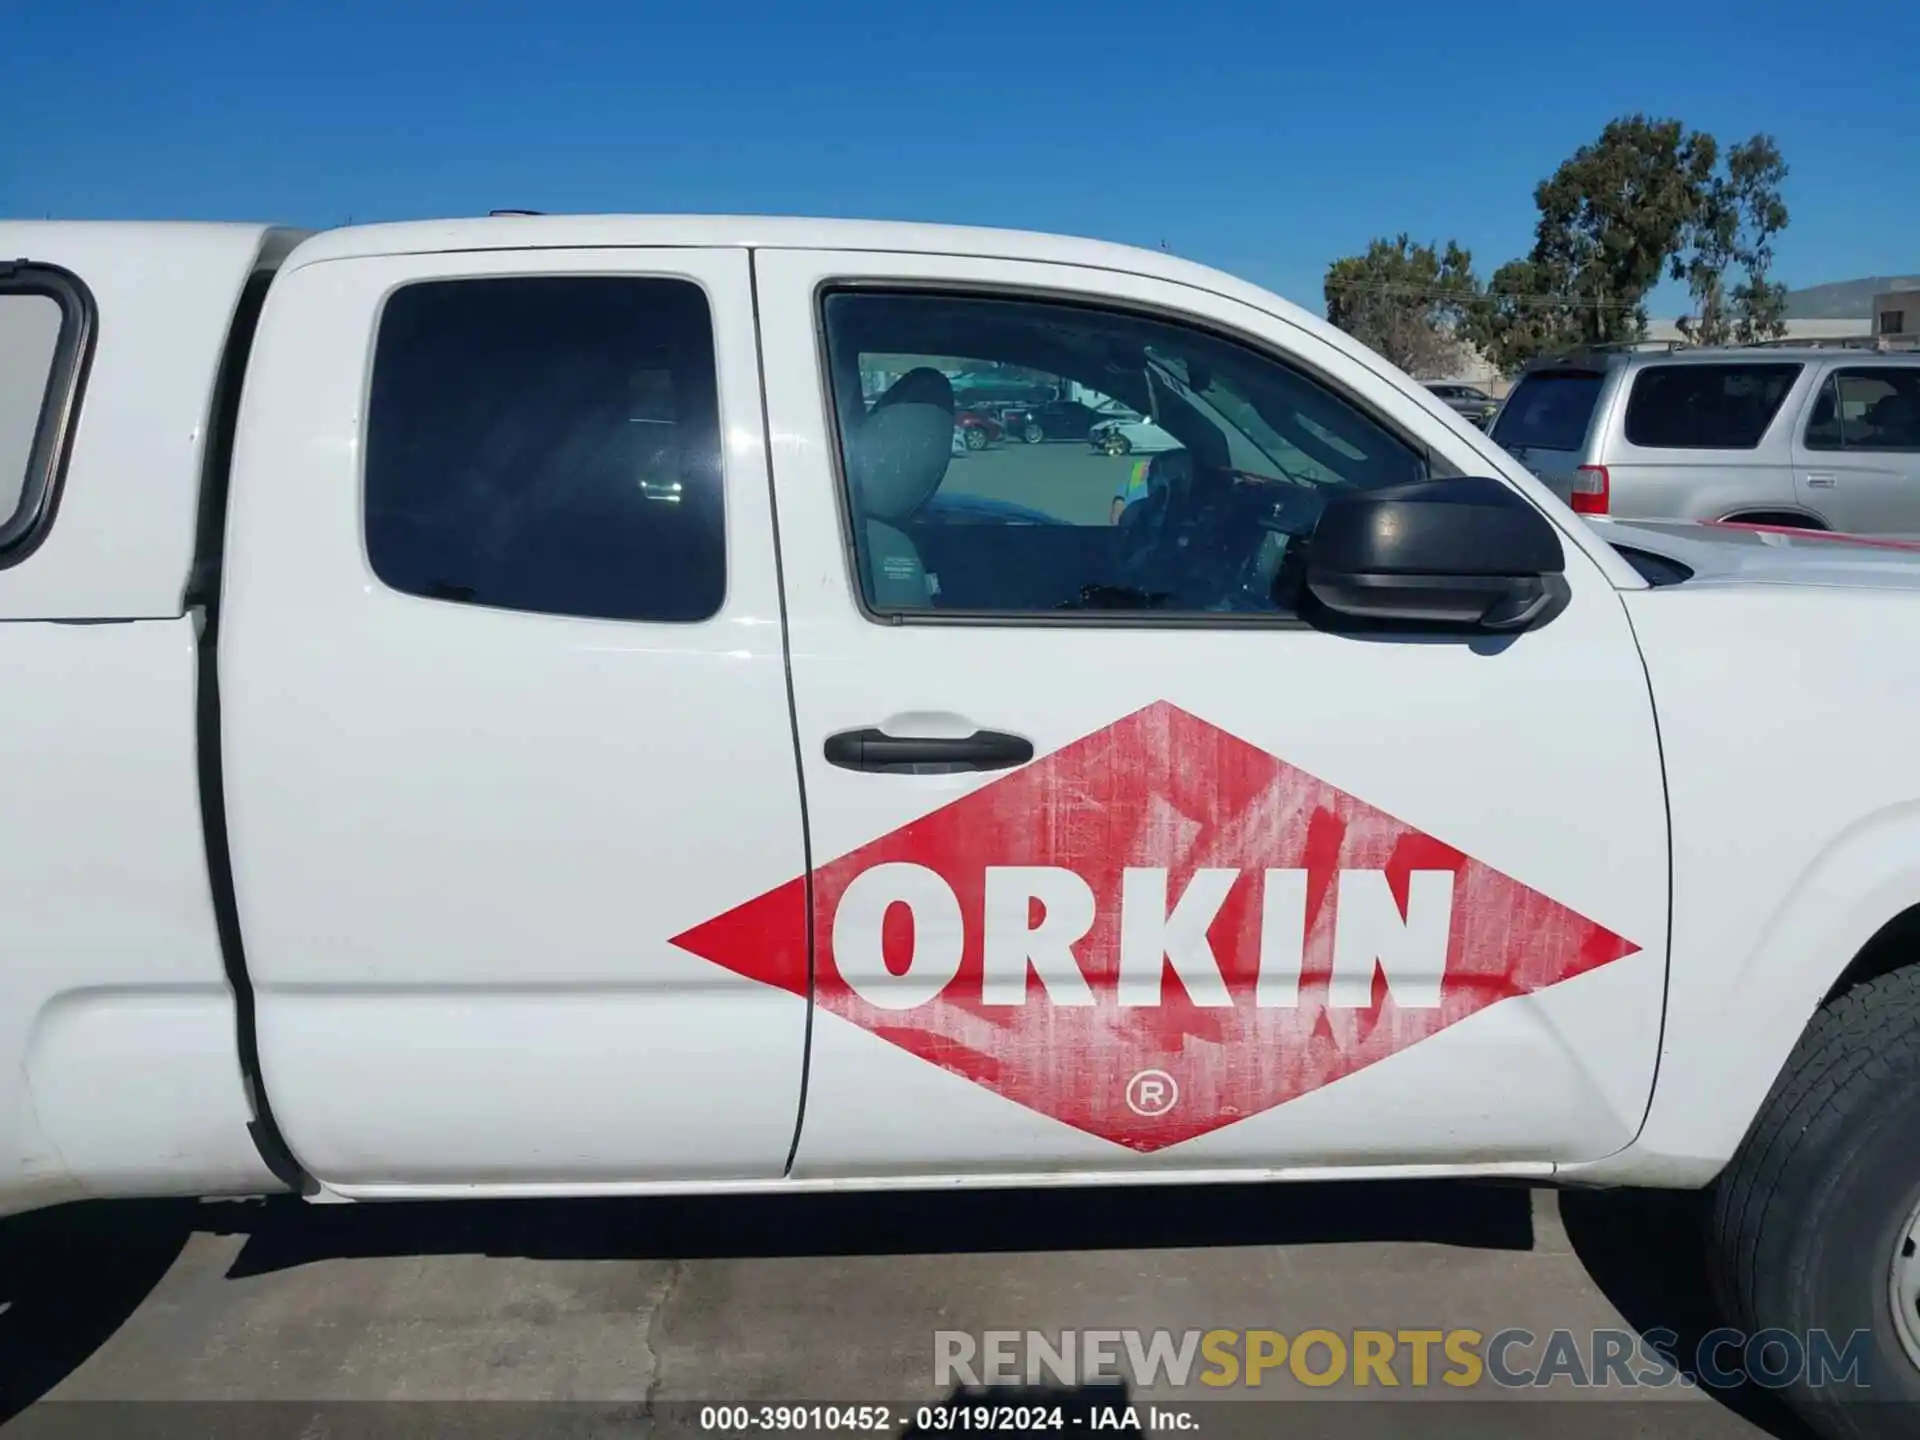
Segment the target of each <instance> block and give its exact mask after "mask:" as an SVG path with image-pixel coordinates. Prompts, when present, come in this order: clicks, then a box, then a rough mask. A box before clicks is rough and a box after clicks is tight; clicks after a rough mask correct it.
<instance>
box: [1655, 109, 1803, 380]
mask: <svg viewBox="0 0 1920 1440" xmlns="http://www.w3.org/2000/svg"><path fill="white" fill-rule="evenodd" d="M1786 177H1787V163H1786V161H1785V160H1783V159H1781V157H1780V149H1779V147H1778V146H1777V145H1776V144H1775V143H1774V141H1773V137H1772V136H1770V135H1756V136H1754V137H1753V138H1752V139H1751V140H1748V141H1746V142H1745V143H1744V144H1740V145H1736V146H1734V147H1733V148H1732V149H1731V150H1729V151H1728V152H1727V164H1726V170H1725V173H1723V174H1719V175H1715V176H1714V177H1713V178H1712V179H1711V181H1710V182H1709V183H1708V185H1707V187H1706V190H1705V192H1704V194H1703V195H1702V197H1701V204H1700V210H1699V213H1698V214H1697V215H1696V217H1695V219H1694V224H1693V227H1692V230H1691V233H1690V235H1689V239H1690V242H1691V245H1690V252H1689V253H1688V254H1687V255H1686V256H1684V257H1680V258H1676V260H1675V262H1674V266H1673V278H1674V279H1676V280H1685V281H1686V282H1687V289H1688V291H1689V292H1690V293H1691V294H1692V296H1693V313H1692V314H1691V315H1689V316H1688V317H1686V318H1685V319H1683V320H1682V321H1681V322H1680V330H1681V333H1682V334H1684V335H1685V336H1686V337H1687V338H1688V339H1689V340H1691V341H1693V342H1695V343H1696V344H1700V345H1721V344H1726V343H1727V342H1729V341H1732V342H1735V343H1739V344H1746V343H1749V342H1751V341H1754V340H1772V339H1777V338H1778V337H1780V336H1781V335H1784V334H1785V333H1786V329H1787V327H1786V305H1787V287H1786V286H1784V285H1781V284H1778V283H1776V282H1773V281H1771V280H1769V279H1768V278H1767V276H1768V271H1769V270H1770V269H1771V268H1772V265H1773V237H1774V236H1775V235H1777V234H1779V233H1780V232H1781V231H1782V230H1784V229H1786V226H1787V218H1788V217H1787V207H1786V203H1785V202H1784V201H1782V200H1781V198H1780V185H1781V182H1782V181H1784V180H1785V179H1786ZM1735 265H1738V266H1739V267H1740V268H1741V270H1742V271H1743V272H1744V278H1743V279H1741V280H1740V281H1739V282H1738V283H1737V284H1735V285H1733V286H1732V288H1731V289H1729V288H1728V285H1727V272H1728V271H1729V270H1730V269H1731V268H1732V267H1733V266H1735Z"/></svg>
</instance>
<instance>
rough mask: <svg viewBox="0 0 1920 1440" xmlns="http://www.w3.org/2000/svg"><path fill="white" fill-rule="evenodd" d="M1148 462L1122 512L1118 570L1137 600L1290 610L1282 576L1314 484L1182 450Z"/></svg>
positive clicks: (1299, 538)
mask: <svg viewBox="0 0 1920 1440" xmlns="http://www.w3.org/2000/svg"><path fill="white" fill-rule="evenodd" d="M1176 457H1177V458H1176ZM1163 461H1165V462H1168V463H1167V464H1165V465H1164V466H1163V465H1162V462H1163ZM1153 465H1154V470H1153V471H1150V472H1149V480H1148V486H1149V488H1148V494H1147V495H1146V497H1145V498H1143V499H1141V500H1139V501H1137V502H1135V503H1134V504H1133V505H1130V506H1128V507H1127V509H1126V510H1125V511H1123V512H1122V514H1121V516H1120V528H1121V535H1120V541H1119V554H1118V560H1119V571H1120V575H1121V577H1122V589H1123V590H1124V591H1125V592H1126V593H1127V594H1130V595H1132V596H1134V597H1136V598H1135V601H1134V603H1136V604H1138V605H1140V606H1141V607H1142V608H1153V609H1169V610H1213V611H1224V612H1231V613H1251V614H1265V613H1272V612H1274V611H1276V610H1281V611H1285V610H1290V609H1291V608H1292V605H1291V602H1290V600H1289V599H1288V593H1290V592H1287V593H1283V591H1284V589H1285V587H1284V585H1283V583H1282V582H1284V581H1287V580H1288V577H1289V576H1290V574H1291V571H1292V570H1295V569H1297V568H1298V556H1299V555H1300V552H1301V551H1302V550H1303V549H1304V545H1303V543H1302V542H1303V541H1304V539H1305V537H1306V536H1308V535H1309V534H1311V532H1312V530H1313V526H1314V524H1315V523H1316V522H1317V521H1318V520H1319V518H1320V509H1321V506H1322V504H1323V503H1324V502H1323V499H1322V497H1321V495H1320V494H1319V492H1318V490H1317V488H1316V487H1313V486H1310V485H1304V484H1301V483H1298V482H1293V481H1287V480H1276V479H1275V478H1273V477H1272V476H1267V475H1254V474H1249V473H1246V472H1240V471H1233V470H1216V469H1210V468H1206V467H1201V466H1197V465H1195V464H1194V462H1193V460H1192V458H1191V456H1189V455H1188V454H1187V453H1186V452H1184V451H1168V452H1166V454H1164V455H1161V456H1158V457H1156V458H1155V460H1154V462H1153ZM1156 472H1157V473H1156ZM1290 560H1292V561H1294V564H1293V565H1292V566H1289V564H1288V562H1289V561H1290ZM1277 587H1278V588H1277Z"/></svg>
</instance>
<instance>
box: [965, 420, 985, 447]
mask: <svg viewBox="0 0 1920 1440" xmlns="http://www.w3.org/2000/svg"><path fill="white" fill-rule="evenodd" d="M967 448H968V449H969V450H984V449H986V448H987V432H986V431H985V430H982V429H981V428H980V427H979V426H978V425H969V426H967Z"/></svg>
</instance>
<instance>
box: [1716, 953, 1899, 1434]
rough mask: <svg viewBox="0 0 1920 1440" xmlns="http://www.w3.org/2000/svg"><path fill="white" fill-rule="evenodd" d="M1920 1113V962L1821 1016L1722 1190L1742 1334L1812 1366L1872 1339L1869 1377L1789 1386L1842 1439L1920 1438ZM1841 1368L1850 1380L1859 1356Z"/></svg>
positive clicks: (1728, 1304)
mask: <svg viewBox="0 0 1920 1440" xmlns="http://www.w3.org/2000/svg"><path fill="white" fill-rule="evenodd" d="M1916 1115H1920V965H1916V966H1909V967H1907V968H1906V969H1903V970H1896V971H1894V972H1893V973H1892V974H1889V975H1885V976H1882V977H1881V978H1880V979H1877V980H1873V981H1870V982H1868V983H1866V984H1864V985H1859V986H1856V987H1855V988H1854V989H1852V990H1849V991H1847V992H1846V993H1845V994H1843V995H1841V996H1840V997H1839V998H1838V999H1836V1000H1833V1001H1831V1002H1829V1003H1828V1004H1827V1005H1825V1006H1824V1007H1822V1008H1821V1010H1820V1011H1819V1012H1818V1013H1817V1014H1816V1015H1815V1016H1814V1018H1813V1021H1812V1023H1811V1024H1809V1025H1808V1027H1807V1030H1806V1033H1805V1034H1804V1035H1802V1036H1801V1037H1800V1042H1799V1044H1798V1045H1796V1046H1795V1047H1794V1051H1793V1054H1792V1056H1791V1057H1789V1059H1788V1061H1787V1064H1786V1068H1785V1069H1784V1070H1783V1071H1782V1072H1781V1075H1780V1078H1779V1079H1778V1080H1777V1081H1775V1082H1774V1087H1773V1091H1772V1093H1771V1094H1769V1095H1768V1097H1767V1101H1766V1104H1765V1105H1764V1106H1763V1107H1762V1108H1761V1111H1760V1115H1759V1118H1758V1119H1756V1120H1755V1121H1754V1123H1753V1128H1752V1130H1751V1131H1749V1132H1748V1135H1747V1137H1746V1139H1745V1141H1744V1142H1743V1143H1742V1144H1741V1147H1740V1150H1739V1151H1738V1153H1737V1154H1736V1155H1735V1156H1734V1158H1733V1162H1732V1164H1730V1165H1729V1166H1728V1167H1727V1170H1726V1172H1725V1173H1724V1174H1723V1175H1722V1176H1721V1177H1720V1180H1719V1183H1718V1186H1717V1189H1716V1193H1715V1196H1714V1214H1713V1231H1712V1249H1713V1256H1712V1258H1713V1262H1714V1277H1715V1283H1716V1287H1717V1289H1718V1290H1719V1293H1720V1299H1721V1305H1722V1309H1723V1310H1724V1311H1725V1312H1726V1313H1727V1315H1728V1317H1729V1319H1730V1322H1731V1323H1732V1324H1735V1325H1737V1326H1739V1327H1740V1328H1741V1329H1742V1330H1745V1331H1746V1332H1747V1333H1748V1334H1750V1335H1753V1334H1758V1332H1760V1331H1762V1330H1769V1329H1778V1330H1783V1331H1786V1332H1788V1333H1789V1334H1790V1335H1792V1336H1793V1337H1794V1340H1795V1342H1796V1343H1797V1344H1798V1345H1799V1346H1800V1347H1801V1351H1802V1358H1803V1360H1804V1361H1805V1362H1807V1365H1808V1366H1810V1365H1811V1362H1812V1359H1813V1353H1814V1352H1813V1346H1814V1340H1813V1337H1814V1336H1815V1335H1817V1334H1824V1336H1825V1338H1826V1343H1827V1345H1828V1346H1829V1347H1830V1350H1829V1353H1831V1354H1833V1355H1841V1354H1843V1353H1844V1352H1846V1350H1847V1347H1848V1346H1849V1344H1850V1342H1852V1341H1853V1339H1854V1337H1855V1335H1856V1332H1864V1335H1865V1337H1866V1339H1865V1340H1864V1342H1863V1345H1862V1347H1861V1348H1860V1349H1858V1350H1857V1351H1856V1352H1855V1353H1859V1354H1861V1355H1862V1363H1861V1366H1860V1368H1859V1370H1858V1372H1857V1373H1856V1374H1855V1375H1853V1376H1848V1377H1845V1378H1834V1377H1833V1376H1831V1375H1829V1376H1828V1377H1826V1383H1824V1384H1819V1383H1814V1382H1816V1381H1818V1380H1820V1379H1821V1378H1822V1377H1820V1376H1818V1375H1814V1374H1811V1373H1809V1371H1808V1369H1807V1368H1803V1369H1802V1371H1801V1373H1800V1374H1799V1375H1798V1376H1797V1377H1796V1378H1795V1379H1793V1381H1792V1382H1791V1383H1788V1384H1785V1385H1782V1386H1780V1387H1779V1388H1780V1390H1781V1394H1782V1395H1783V1396H1784V1398H1786V1399H1787V1400H1788V1401H1789V1402H1790V1403H1791V1404H1792V1405H1793V1406H1794V1408H1795V1409H1797V1410H1798V1411H1799V1412H1800V1413H1801V1414H1802V1415H1803V1416H1805V1417H1806V1419H1807V1420H1808V1421H1809V1422H1811V1423H1812V1424H1813V1425H1814V1426H1815V1427H1816V1428H1817V1429H1818V1430H1819V1431H1820V1433H1821V1434H1823V1435H1827V1436H1831V1437H1834V1440H1894V1437H1896V1436H1899V1437H1908V1436H1911V1435H1913V1434H1914V1433H1915V1415H1916V1412H1917V1411H1920V1233H1916V1230H1917V1229H1920V1148H1916V1147H1915V1146H1913V1145H1912V1143H1911V1139H1912V1132H1913V1121H1914V1117H1915V1116H1916ZM1908 1251H1913V1252H1915V1253H1914V1254H1912V1255H1908V1254H1907V1252H1908ZM1903 1259H1904V1260H1906V1261H1908V1262H1910V1263H1905V1264H1903ZM1897 1308H1898V1309H1901V1310H1904V1311H1905V1312H1906V1313H1905V1318H1904V1321H1903V1319H1902V1318H1901V1317H1900V1316H1898V1315H1896V1309H1897ZM1727 1359H1728V1361H1729V1362H1731V1360H1732V1359H1733V1353H1732V1352H1731V1351H1729V1352H1728V1354H1727ZM1834 1368H1837V1369H1839V1370H1841V1371H1844V1370H1845V1361H1844V1360H1842V1361H1841V1363H1840V1364H1839V1365H1838V1366H1837V1367H1834Z"/></svg>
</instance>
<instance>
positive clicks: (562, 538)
mask: <svg viewBox="0 0 1920 1440" xmlns="http://www.w3.org/2000/svg"><path fill="white" fill-rule="evenodd" d="M366 531H367V557H368V559H369V561H370V562H371V563H372V565H373V569H374V573H375V574H376V575H378V576H379V577H380V578H381V580H383V581H384V582H386V583H387V584H388V585H390V586H392V587H393V588H394V589H396V590H402V591H405V592H407V593H408V594H412V595H423V596H427V597H429V598H432V599H438V600H450V601H460V602H466V603H469V604H475V605H491V606H498V607H500V608H503V609H509V610H537V611H543V612H546V613H549V614H556V615H587V616H599V617H603V618H607V619H614V620H658V621H682V622H686V621H696V620H704V619H706V618H708V617H709V616H711V615H713V614H714V613H715V612H716V611H717V610H718V609H719V608H720V605H721V602H722V600H723V599H724V598H725V592H726V561H725V552H726V541H725V534H724V528H723V517H722V484H721V462H720V417H719V396H718V389H717V382H716V379H715V371H714V351H713V325H712V317H711V314H710V312H709V310H708V306H707V299H706V296H705V295H704V294H703V293H702V292H701V290H700V288H699V287H698V286H697V285H694V284H692V283H690V282H688V281H685V280H668V279H637V278H636V279H626V278H618V277H530V278H513V279H479V280H448V281H435V282H431V283H427V284H420V285H412V286H408V287H406V288H404V289H402V290H399V291H397V292H395V294H394V295H393V296H392V298H391V299H389V300H388V302H387V306H386V311H385V313H384V315H383V316H382V318H381V322H380V336H379V341H378V344H377V346H376V348H375V352H374V363H373V390H372V397H371V401H370V405H369V414H368V419H367V473H366Z"/></svg>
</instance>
